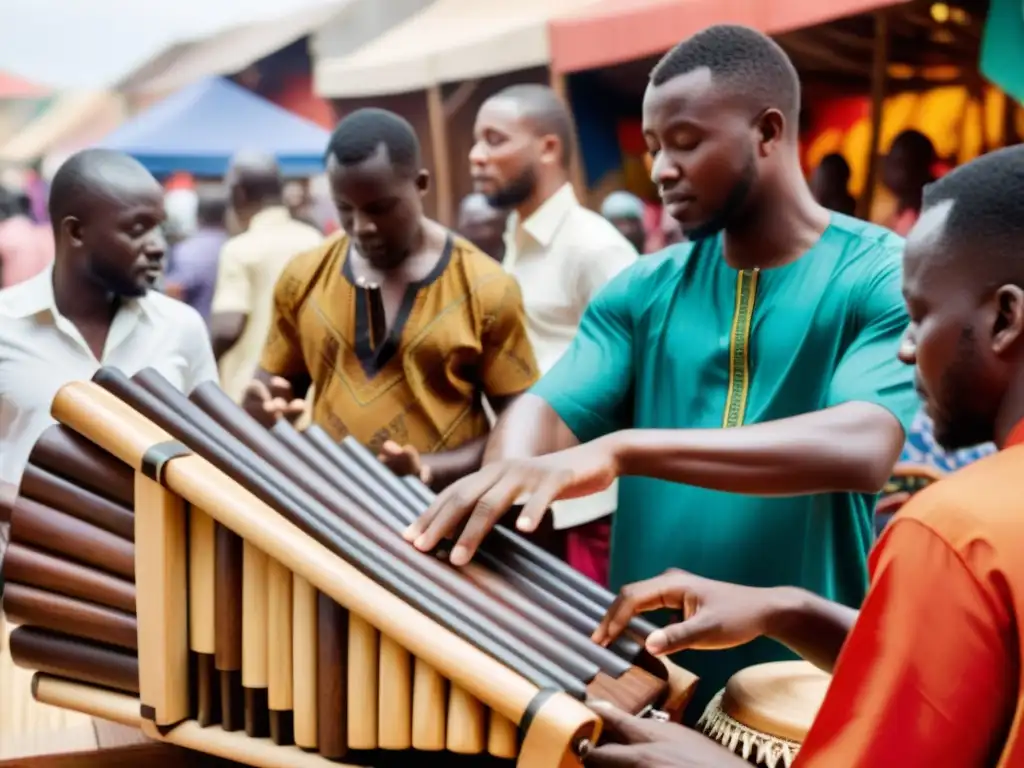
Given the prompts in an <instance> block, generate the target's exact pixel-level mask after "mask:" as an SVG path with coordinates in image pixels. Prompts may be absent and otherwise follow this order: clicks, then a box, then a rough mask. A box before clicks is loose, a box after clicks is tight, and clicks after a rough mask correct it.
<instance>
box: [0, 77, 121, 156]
mask: <svg viewBox="0 0 1024 768" xmlns="http://www.w3.org/2000/svg"><path fill="white" fill-rule="evenodd" d="M126 114H127V110H126V107H125V103H124V99H122V98H121V97H120V96H119V95H118V94H116V93H114V92H112V91H72V92H68V93H62V94H60V95H59V96H57V97H56V98H54V99H53V101H52V102H51V103H50V104H49V105H48V106H47V107H46V109H45V111H43V112H42V113H41V114H39V115H38V116H36V117H35V118H34V119H32V120H31V121H30V122H29V123H27V124H26V125H25V126H24V127H22V128H21V129H20V130H19V131H18V132H17V133H16V134H14V135H13V136H12V137H10V139H8V140H7V141H6V142H5V143H4V144H3V145H2V146H0V161H6V162H11V163H31V162H33V161H35V160H38V159H40V158H42V157H44V156H46V155H48V154H50V153H51V152H57V153H61V152H73V151H76V150H78V149H81V148H82V147H84V146H86V145H88V144H90V143H91V142H93V141H95V140H96V139H98V138H99V137H100V136H103V135H104V134H106V133H109V132H110V131H111V130H112V129H113V128H115V127H116V126H117V125H119V124H120V123H121V121H122V120H124V118H125V116H126Z"/></svg>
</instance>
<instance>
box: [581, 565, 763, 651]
mask: <svg viewBox="0 0 1024 768" xmlns="http://www.w3.org/2000/svg"><path fill="white" fill-rule="evenodd" d="M773 595H774V591H773V590H770V589H764V588H758V587H745V586H742V585H739V584H729V583H726V582H723V581H713V580H711V579H705V578H702V577H700V576H695V575H694V574H692V573H687V572H686V571H681V570H677V569H670V570H668V571H666V572H665V573H663V574H661V575H660V576H655V577H654V578H653V579H647V580H646V581H638V582H636V583H634V584H629V585H627V586H625V587H623V588H622V589H621V590H620V592H619V594H618V596H617V597H616V598H615V601H614V602H613V603H612V605H611V607H610V608H609V609H608V612H607V614H605V617H604V619H603V620H602V621H601V623H600V625H598V627H597V629H596V630H595V631H594V634H593V638H592V639H593V640H594V642H596V643H599V644H601V645H605V646H607V645H608V644H609V643H612V642H614V641H615V639H616V638H617V637H619V635H621V634H622V633H623V632H624V631H625V629H626V627H627V625H628V624H629V622H630V620H631V619H632V618H633V617H635V616H639V615H641V614H644V613H647V612H649V611H656V610H663V609H666V608H667V609H668V610H670V611H678V612H680V613H682V621H680V622H678V623H675V624H669V625H668V626H667V627H664V628H662V629H659V630H657V631H655V632H652V633H651V634H650V635H648V637H647V640H646V643H645V644H646V647H647V650H648V651H649V652H650V653H652V654H655V655H658V656H660V655H664V654H669V653H676V652H678V651H682V650H686V649H695V650H704V651H714V650H721V649H724V648H733V647H735V646H737V645H744V644H746V643H749V642H750V641H751V640H754V639H756V638H758V637H760V636H762V635H764V634H767V633H768V631H769V624H770V621H771V618H772V616H773V615H774V606H775V602H776V601H775V600H774V599H773Z"/></svg>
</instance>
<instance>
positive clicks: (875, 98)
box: [858, 11, 889, 219]
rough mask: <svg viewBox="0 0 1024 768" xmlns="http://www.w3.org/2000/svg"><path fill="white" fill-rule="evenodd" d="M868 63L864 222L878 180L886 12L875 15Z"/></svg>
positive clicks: (885, 75)
mask: <svg viewBox="0 0 1024 768" xmlns="http://www.w3.org/2000/svg"><path fill="white" fill-rule="evenodd" d="M872 55H873V60H872V64H871V140H870V143H869V148H868V166H867V167H868V175H867V178H866V179H865V180H864V189H863V190H861V193H860V201H859V206H858V207H859V211H858V213H859V215H860V217H861V218H862V219H867V218H868V217H869V216H870V215H871V203H872V200H873V199H874V195H875V183H876V179H877V178H878V148H879V143H880V140H881V132H882V110H883V109H884V107H885V92H886V86H887V80H888V73H887V69H888V66H889V19H888V17H887V16H886V14H885V11H878V12H876V13H875V44H874V52H873V54H872Z"/></svg>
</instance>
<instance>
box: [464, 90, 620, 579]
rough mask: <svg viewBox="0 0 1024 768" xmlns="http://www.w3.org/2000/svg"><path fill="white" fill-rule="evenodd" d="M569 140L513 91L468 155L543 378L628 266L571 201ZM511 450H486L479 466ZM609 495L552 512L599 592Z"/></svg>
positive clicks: (614, 238)
mask: <svg viewBox="0 0 1024 768" xmlns="http://www.w3.org/2000/svg"><path fill="white" fill-rule="evenodd" d="M573 134H574V131H573V125H572V118H571V117H570V115H569V110H568V109H567V108H566V106H565V105H564V104H563V103H562V101H561V100H560V99H559V98H558V96H557V95H556V94H555V92H554V91H553V90H551V89H550V88H548V87H546V86H542V85H513V86H511V87H509V88H506V89H504V90H502V91H500V92H499V93H497V94H496V95H494V96H492V97H491V98H490V99H488V100H487V101H486V102H484V104H483V105H482V106H481V107H480V111H479V112H478V113H477V118H476V125H475V128H474V136H475V139H476V141H475V144H474V145H473V149H472V150H471V151H470V154H469V161H470V167H471V170H472V174H473V183H474V187H475V189H476V191H477V192H481V193H483V194H484V195H485V196H486V197H487V199H488V202H490V204H491V205H493V206H495V207H498V208H511V209H513V212H512V214H511V215H510V216H509V220H508V224H507V227H506V230H505V258H504V261H503V262H502V263H503V265H504V266H505V269H506V270H507V271H509V272H511V273H512V274H513V275H515V276H516V278H517V279H518V281H519V285H520V288H521V290H522V293H523V300H524V303H525V306H526V317H527V330H528V332H529V336H530V341H531V342H532V344H533V350H534V353H535V355H536V357H537V362H538V364H539V365H540V369H541V372H542V373H544V372H546V371H548V370H549V369H550V368H551V367H552V366H553V365H554V364H555V363H556V362H557V361H558V359H559V358H560V357H561V356H562V354H563V353H564V352H565V350H566V349H567V348H568V346H569V343H570V342H571V341H572V339H573V337H574V336H575V335H576V329H577V327H578V326H579V322H580V319H581V318H582V317H583V311H584V310H585V309H586V308H587V305H588V304H589V303H590V300H591V298H593V296H594V295H595V294H596V293H597V292H598V291H600V290H601V288H603V287H604V285H605V284H606V283H607V282H608V281H609V280H611V278H613V277H614V276H615V275H617V274H618V273H619V272H620V271H621V270H622V269H624V268H625V267H627V266H629V265H630V264H632V263H633V261H634V260H635V259H636V258H637V252H636V249H635V248H634V247H633V246H632V245H631V244H630V243H629V241H628V240H626V238H625V237H623V236H622V234H621V233H620V232H619V231H618V230H617V229H616V228H615V227H614V226H613V225H612V224H611V223H610V222H608V221H607V220H605V219H604V218H602V217H601V216H600V215H599V214H597V213H595V212H594V211H590V210H588V209H586V208H584V207H583V206H582V205H580V203H579V201H578V200H577V199H576V194H575V193H574V191H573V188H572V184H571V183H570V182H569V167H570V162H571V159H572V151H573ZM520 450H524V447H523V446H506V445H500V446H499V445H493V444H492V445H489V446H488V450H487V453H486V455H485V459H484V460H485V462H490V461H495V460H498V459H502V458H511V457H512V455H513V454H518V451H520ZM522 455H535V454H533V453H529V452H526V453H523V454H522ZM616 492H617V489H616V487H615V486H614V485H613V486H612V487H610V488H609V489H608V490H606V491H603V492H601V493H599V494H595V495H594V496H588V497H586V498H583V499H573V500H571V501H561V502H557V503H556V505H555V506H554V507H553V509H552V512H553V519H554V526H555V528H556V529H559V530H568V535H567V537H566V556H567V559H568V561H569V563H570V564H572V565H573V566H574V567H576V568H577V569H578V570H580V571H582V572H583V573H585V574H587V575H588V576H590V577H591V578H593V579H595V580H597V581H599V582H603V583H606V582H607V552H608V530H609V521H608V517H609V515H611V513H612V512H613V511H614V510H615V506H616Z"/></svg>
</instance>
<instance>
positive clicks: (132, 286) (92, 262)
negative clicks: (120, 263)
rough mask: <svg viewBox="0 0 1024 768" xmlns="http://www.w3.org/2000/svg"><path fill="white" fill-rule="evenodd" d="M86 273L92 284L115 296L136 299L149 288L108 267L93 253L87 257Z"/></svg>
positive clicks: (143, 294)
mask: <svg viewBox="0 0 1024 768" xmlns="http://www.w3.org/2000/svg"><path fill="white" fill-rule="evenodd" d="M87 274H88V277H89V280H90V281H91V282H92V283H93V285H95V286H97V287H98V288H100V289H102V290H103V291H105V292H106V293H109V294H111V295H112V296H115V297H117V298H125V299H137V298H139V297H140V296H145V295H146V293H147V291H148V290H149V287H148V286H147V285H145V284H144V283H142V282H136V281H135V280H132V278H131V277H130V276H128V275H125V274H123V273H121V272H118V271H117V270H114V269H112V268H110V267H108V266H107V265H106V263H105V262H104V261H103V260H102V259H100V258H98V257H97V256H96V255H95V254H90V255H89V257H88V271H87Z"/></svg>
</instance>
